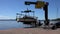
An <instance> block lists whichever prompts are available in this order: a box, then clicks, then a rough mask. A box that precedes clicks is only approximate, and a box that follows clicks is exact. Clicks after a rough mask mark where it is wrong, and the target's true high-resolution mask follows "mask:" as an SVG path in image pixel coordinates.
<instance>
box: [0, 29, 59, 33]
mask: <svg viewBox="0 0 60 34" xmlns="http://www.w3.org/2000/svg"><path fill="white" fill-rule="evenodd" d="M0 34H60V29H57V30H51V29H42V28H16V29H9V30H0Z"/></svg>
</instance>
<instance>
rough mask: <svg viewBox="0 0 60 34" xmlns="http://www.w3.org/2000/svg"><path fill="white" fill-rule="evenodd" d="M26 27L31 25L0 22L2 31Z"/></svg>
mask: <svg viewBox="0 0 60 34" xmlns="http://www.w3.org/2000/svg"><path fill="white" fill-rule="evenodd" d="M43 22H44V21H41V23H43ZM50 22H51V23H55V21H50ZM43 24H44V23H43ZM24 27H31V25H27V24H23V23H22V22H17V21H0V30H6V29H13V28H24Z"/></svg>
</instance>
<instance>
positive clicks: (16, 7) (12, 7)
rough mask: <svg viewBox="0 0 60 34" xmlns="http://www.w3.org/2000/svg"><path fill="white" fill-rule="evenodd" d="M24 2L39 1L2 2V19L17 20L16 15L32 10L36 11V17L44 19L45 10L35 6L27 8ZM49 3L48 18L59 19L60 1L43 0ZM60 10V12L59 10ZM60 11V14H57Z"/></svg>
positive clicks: (0, 16)
mask: <svg viewBox="0 0 60 34" xmlns="http://www.w3.org/2000/svg"><path fill="white" fill-rule="evenodd" d="M24 1H33V2H35V1H37V0H0V19H6V18H8V19H10V18H13V19H14V18H16V13H20V11H24V10H27V8H28V9H30V10H32V11H35V16H38V17H39V19H44V11H43V9H35V5H30V6H27V5H25V4H24ZM43 1H46V2H49V6H48V15H49V16H48V18H49V19H54V18H59V17H60V16H59V15H60V14H59V13H60V5H59V3H60V0H43ZM57 8H58V10H57ZM57 11H58V14H57Z"/></svg>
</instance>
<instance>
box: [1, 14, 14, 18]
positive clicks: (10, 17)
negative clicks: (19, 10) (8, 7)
mask: <svg viewBox="0 0 60 34" xmlns="http://www.w3.org/2000/svg"><path fill="white" fill-rule="evenodd" d="M0 19H14V18H13V17H11V16H3V15H0Z"/></svg>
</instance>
